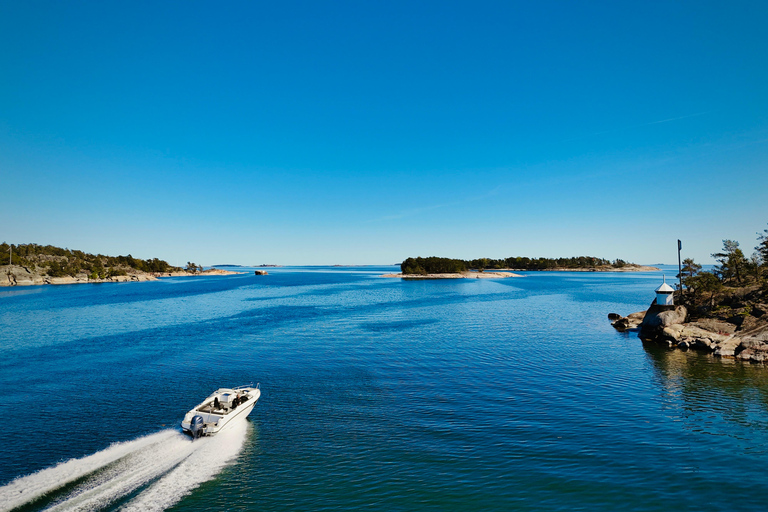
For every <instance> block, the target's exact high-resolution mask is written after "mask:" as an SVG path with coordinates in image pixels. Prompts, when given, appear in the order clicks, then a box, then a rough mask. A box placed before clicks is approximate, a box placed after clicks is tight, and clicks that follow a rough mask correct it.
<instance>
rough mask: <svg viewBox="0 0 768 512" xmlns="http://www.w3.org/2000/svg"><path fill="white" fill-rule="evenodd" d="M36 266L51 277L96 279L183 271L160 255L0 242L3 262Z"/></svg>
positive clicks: (0, 256) (2, 263)
mask: <svg viewBox="0 0 768 512" xmlns="http://www.w3.org/2000/svg"><path fill="white" fill-rule="evenodd" d="M11 257H12V258H13V264H14V265H22V266H25V267H37V268H38V269H41V270H44V271H45V272H46V273H47V274H48V275H49V276H51V277H63V276H76V275H77V274H79V273H83V272H85V273H86V274H88V275H89V276H90V277H91V278H93V279H97V278H98V279H103V278H106V277H112V276H120V275H126V274H127V271H129V270H139V271H142V272H150V273H152V272H171V271H174V270H181V269H180V268H179V267H174V266H172V265H170V264H169V263H168V262H167V261H165V260H161V259H158V258H152V259H149V260H142V259H139V258H134V257H133V256H131V255H130V254H129V255H128V256H104V255H103V254H95V255H94V254H88V253H85V252H83V251H77V250H75V251H73V250H69V249H62V248H61V247H54V246H52V245H37V244H21V245H13V246H10V245H9V244H7V243H5V242H3V243H2V244H0V265H8V264H9V262H10V259H11Z"/></svg>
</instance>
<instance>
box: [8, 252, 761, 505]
mask: <svg viewBox="0 0 768 512" xmlns="http://www.w3.org/2000/svg"><path fill="white" fill-rule="evenodd" d="M393 270H394V268H393V267H380V268H376V267H356V268H336V267H328V268H321V267H307V268H270V269H269V275H268V276H254V275H253V274H252V272H251V271H249V272H248V273H247V274H242V275H235V276H227V277H198V278H166V279H163V280H160V281H157V282H148V283H126V284H102V285H73V286H58V287H53V286H43V287H28V288H15V289H3V291H0V354H1V356H2V357H0V410H2V420H3V425H2V431H1V433H0V439H1V440H2V448H3V449H2V450H0V510H11V509H14V508H18V509H19V510H41V509H51V510H163V509H172V510H179V511H187V510H189V511H196V512H199V511H209V510H217V511H218V510H254V511H255V510H259V511H270V510H359V509H367V510H387V511H392V510H395V511H397V510H590V511H592V510H644V511H645V510H675V511H681V510H729V511H730V510H763V509H764V508H765V506H766V505H765V504H766V503H767V502H768V479H767V478H766V468H767V467H768V428H767V427H768V369H766V368H764V367H762V366H758V365H749V364H742V363H738V362H734V361H727V360H718V359H714V358H712V357H710V356H707V355H701V354H697V353H693V352H687V353H685V352H680V351H667V350H662V349H658V348H655V347H652V346H643V344H642V343H641V342H640V341H639V340H638V339H637V338H636V336H635V335H634V334H632V333H618V332H616V331H615V330H614V329H613V328H612V327H611V326H610V324H609V322H608V320H607V318H606V315H607V313H609V312H617V313H621V314H628V313H631V312H634V311H639V310H643V309H645V308H646V307H647V306H648V304H649V303H650V301H651V300H652V299H653V289H654V288H655V287H656V286H658V284H659V283H660V277H661V273H660V272H648V273H626V274H615V273H577V272H573V273H571V272H554V273H549V272H531V273H523V274H524V275H523V277H520V278H512V279H504V280H436V281H407V280H405V281H403V280H400V279H387V278H381V277H380V275H381V274H383V273H386V272H391V271H393ZM667 274H668V275H670V274H671V275H674V271H671V272H667ZM250 382H254V383H256V382H258V383H260V386H261V389H262V398H261V400H260V402H259V404H258V405H257V406H256V408H255V409H254V411H253V412H252V414H251V416H250V418H249V421H248V422H246V423H243V424H241V425H239V426H235V427H233V428H232V429H231V430H230V431H229V432H226V433H225V432H222V434H220V435H218V436H216V437H213V438H206V439H203V440H200V441H196V442H194V443H192V442H191V441H190V440H189V439H188V438H186V437H184V436H183V435H182V434H181V433H180V432H179V428H178V423H179V421H180V420H181V418H182V416H183V414H184V413H185V412H186V411H187V410H188V409H190V408H191V407H192V406H194V405H195V404H196V403H198V402H199V401H200V400H201V399H202V398H204V397H205V396H207V395H208V394H209V393H210V392H211V391H213V390H214V389H216V388H217V387H221V386H235V385H240V384H247V383H250Z"/></svg>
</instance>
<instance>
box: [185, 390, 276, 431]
mask: <svg viewBox="0 0 768 512" xmlns="http://www.w3.org/2000/svg"><path fill="white" fill-rule="evenodd" d="M260 396H261V390H260V389H259V385H258V384H256V387H252V386H240V387H237V388H220V389H217V390H216V391H214V392H213V393H212V394H211V395H210V396H209V397H208V398H206V399H205V400H203V401H202V402H201V403H199V404H197V405H196V406H195V408H194V409H192V410H191V411H189V412H188V413H187V414H186V415H185V416H184V419H183V420H182V421H181V428H182V429H183V430H184V432H186V433H188V434H189V435H191V436H192V439H193V440H194V439H197V438H198V437H202V436H211V435H213V434H216V433H217V432H219V431H221V429H223V428H224V427H226V426H227V425H229V424H230V423H232V422H235V421H240V420H244V419H245V418H247V417H248V415H249V414H250V413H251V411H252V410H253V407H254V406H255V405H256V402H257V401H258V400H259V397H260Z"/></svg>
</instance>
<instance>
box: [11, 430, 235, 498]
mask: <svg viewBox="0 0 768 512" xmlns="http://www.w3.org/2000/svg"><path fill="white" fill-rule="evenodd" d="M248 425H249V424H248V423H247V422H245V421H241V422H237V423H236V424H232V425H231V426H229V427H228V428H227V429H225V430H224V431H222V432H220V433H218V434H217V435H216V436H214V437H205V438H202V439H198V440H197V441H195V442H192V441H191V440H190V438H189V437H187V436H185V435H184V434H182V433H181V432H178V431H175V430H162V431H160V432H157V433H155V434H151V435H148V436H145V437H140V438H138V439H134V440H133V441H126V442H123V443H115V444H113V445H111V446H110V447H108V448H106V449H105V450H102V451H100V452H97V453H94V454H93V455H89V456H87V457H82V458H79V459H71V460H68V461H65V462H62V463H60V464H58V465H56V466H53V467H50V468H47V469H43V470H41V471H38V472H37V473H33V474H31V475H28V476H24V477H20V478H17V479H16V480H13V481H12V482H10V483H9V484H7V485H5V486H3V487H0V511H3V512H4V511H10V510H13V509H16V508H19V507H22V506H24V510H51V511H59V510H67V511H70V510H74V511H92V510H102V509H106V508H110V509H112V508H115V507H119V509H120V510H126V511H134V510H137V511H138V510H142V511H145V510H165V509H166V508H168V507H170V506H172V505H174V504H175V503H177V502H178V501H179V500H181V499H182V498H183V497H184V496H186V495H188V494H189V493H190V492H192V490H194V489H195V488H196V487H198V486H199V485H200V484H202V483H203V482H206V481H208V480H210V479H212V478H214V477H215V476H216V475H217V474H218V473H219V472H220V471H221V470H222V469H223V468H224V467H225V466H226V465H227V464H229V463H231V462H232V461H233V460H234V459H235V458H236V457H237V455H238V454H239V453H240V451H241V449H242V447H243V443H244V441H245V437H246V433H247V429H248Z"/></svg>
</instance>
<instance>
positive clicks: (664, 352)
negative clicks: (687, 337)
mask: <svg viewBox="0 0 768 512" xmlns="http://www.w3.org/2000/svg"><path fill="white" fill-rule="evenodd" d="M644 347H645V351H646V354H647V356H648V359H649V360H650V361H651V362H652V363H653V369H654V380H655V381H656V382H657V384H658V385H659V387H660V390H661V393H662V398H663V400H664V404H665V407H666V410H667V411H668V412H669V414H671V415H673V416H674V415H679V419H681V420H683V421H685V423H686V426H687V428H688V429H691V430H693V431H701V432H704V433H709V434H715V435H728V436H736V437H740V436H745V437H750V434H749V432H746V431H744V430H742V429H750V430H751V429H760V430H766V429H768V419H766V417H765V413H766V412H767V411H768V369H766V368H765V367H764V366H763V365H756V364H750V363H744V362H742V361H736V360H734V359H726V358H716V357H714V356H712V355H711V354H704V353H700V352H695V351H682V350H676V349H672V350H670V349H667V348H664V347H659V346H657V345H654V344H652V343H645V344H644ZM734 427H736V428H735V429H734Z"/></svg>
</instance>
